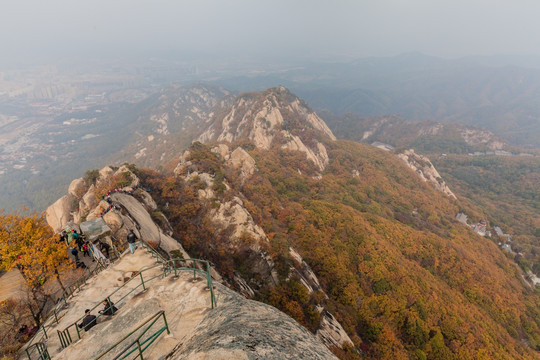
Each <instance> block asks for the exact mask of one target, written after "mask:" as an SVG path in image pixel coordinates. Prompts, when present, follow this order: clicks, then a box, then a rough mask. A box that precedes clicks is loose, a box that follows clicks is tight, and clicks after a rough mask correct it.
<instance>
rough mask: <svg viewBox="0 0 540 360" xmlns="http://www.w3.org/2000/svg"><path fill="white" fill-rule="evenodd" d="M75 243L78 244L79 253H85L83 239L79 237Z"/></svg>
mask: <svg viewBox="0 0 540 360" xmlns="http://www.w3.org/2000/svg"><path fill="white" fill-rule="evenodd" d="M75 243H76V244H77V247H78V248H79V251H81V252H82V251H83V245H84V240H83V239H82V237H80V236H78V237H77V239H75Z"/></svg>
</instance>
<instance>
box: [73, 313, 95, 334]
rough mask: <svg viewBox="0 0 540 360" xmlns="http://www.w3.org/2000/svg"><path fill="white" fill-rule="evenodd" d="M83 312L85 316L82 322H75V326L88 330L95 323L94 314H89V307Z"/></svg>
mask: <svg viewBox="0 0 540 360" xmlns="http://www.w3.org/2000/svg"><path fill="white" fill-rule="evenodd" d="M84 314H85V317H84V318H83V320H82V323H80V324H77V326H78V327H79V328H81V329H84V331H88V330H90V329H91V328H92V327H94V326H95V325H96V316H95V315H92V314H90V309H86V310H84Z"/></svg>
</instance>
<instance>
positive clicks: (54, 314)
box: [26, 263, 104, 360]
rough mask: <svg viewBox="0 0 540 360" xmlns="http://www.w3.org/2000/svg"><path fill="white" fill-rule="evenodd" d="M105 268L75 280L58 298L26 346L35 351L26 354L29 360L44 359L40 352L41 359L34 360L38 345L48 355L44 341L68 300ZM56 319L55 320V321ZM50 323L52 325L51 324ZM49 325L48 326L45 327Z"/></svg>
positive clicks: (98, 267) (88, 272)
mask: <svg viewBox="0 0 540 360" xmlns="http://www.w3.org/2000/svg"><path fill="white" fill-rule="evenodd" d="M103 269H104V267H103V265H102V264H99V263H98V265H97V266H96V267H95V268H94V269H92V270H88V269H87V272H86V273H85V274H83V275H81V276H80V277H79V278H78V279H77V280H75V281H74V282H73V283H72V284H71V285H69V286H68V287H67V288H66V289H65V290H64V291H63V292H62V296H60V298H58V300H57V302H56V304H55V305H54V307H53V308H52V309H51V310H50V311H49V312H48V313H47V315H46V316H45V320H44V321H43V322H42V323H41V325H40V327H39V329H38V331H37V332H36V334H35V335H34V336H33V337H32V339H30V341H29V342H28V343H27V345H26V350H28V349H30V348H32V349H33V350H32V351H31V352H28V351H27V352H26V355H27V356H28V359H29V360H38V359H42V355H41V352H38V354H39V357H37V358H32V356H33V355H35V354H36V350H38V345H37V344H41V345H40V346H42V347H44V349H45V352H46V353H47V355H48V352H47V347H46V345H45V343H44V342H43V339H48V338H49V335H48V334H47V330H48V329H50V328H52V327H53V326H54V323H56V324H58V322H59V320H60V319H61V318H62V315H60V311H61V310H62V308H63V307H64V306H65V305H67V300H68V299H69V298H71V297H72V296H73V294H74V293H75V291H76V290H79V289H80V288H81V286H82V285H84V284H85V283H86V280H88V279H89V278H90V277H92V276H94V275H95V274H97V273H98V272H100V271H101V270H103ZM53 318H54V320H53ZM49 322H50V323H49ZM47 323H49V324H48V325H45V324H47Z"/></svg>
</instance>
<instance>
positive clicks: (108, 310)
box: [99, 300, 118, 315]
mask: <svg viewBox="0 0 540 360" xmlns="http://www.w3.org/2000/svg"><path fill="white" fill-rule="evenodd" d="M101 304H103V306H104V308H103V310H100V311H99V313H100V314H103V315H114V314H115V313H116V312H117V311H118V309H117V308H116V306H114V303H113V302H112V301H107V300H103V301H102V302H101Z"/></svg>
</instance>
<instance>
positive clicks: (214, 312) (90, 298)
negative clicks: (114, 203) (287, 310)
mask: <svg viewBox="0 0 540 360" xmlns="http://www.w3.org/2000/svg"><path fill="white" fill-rule="evenodd" d="M153 265H155V262H154V259H153V258H152V257H151V256H150V254H148V253H146V252H145V251H144V250H143V249H138V250H137V251H136V252H135V254H129V253H127V254H125V255H123V256H122V257H121V258H120V260H119V261H118V262H116V263H114V264H113V265H112V266H110V267H109V268H107V269H106V270H103V271H102V272H101V273H98V274H97V275H96V276H95V277H94V278H91V279H90V280H89V281H88V282H87V284H85V285H83V286H82V287H81V289H80V290H79V292H78V294H77V295H76V296H74V297H72V298H70V299H68V306H65V307H63V308H62V309H61V314H60V316H59V323H58V324H56V323H54V322H52V323H51V324H50V325H51V326H52V327H51V333H53V332H56V330H63V329H65V328H66V327H67V326H69V325H70V324H73V323H74V322H77V321H80V320H79V319H80V317H81V314H83V313H84V309H87V308H88V309H91V308H93V306H94V305H95V304H99V303H100V302H101V301H102V300H103V298H104V297H105V296H107V295H108V294H111V293H113V292H114V291H115V290H117V289H118V286H121V285H123V283H124V279H125V278H130V277H131V276H132V275H133V274H139V273H141V274H142V276H144V278H145V279H146V282H145V290H143V289H142V288H140V290H136V291H135V292H133V293H132V294H128V295H127V296H126V297H124V298H122V299H121V300H120V298H121V295H120V294H116V295H113V296H112V297H111V300H113V301H115V305H116V306H117V308H118V312H117V313H116V314H115V315H114V316H100V317H99V318H98V319H97V325H96V326H94V327H92V328H91V329H90V330H89V331H87V332H81V337H82V338H81V340H78V341H74V342H73V343H72V344H70V345H69V346H68V347H67V348H65V349H62V348H61V346H60V342H59V339H58V337H57V336H51V337H49V339H48V340H47V348H48V351H49V354H50V355H51V357H52V358H54V359H58V360H71V359H82V358H92V359H93V358H97V357H99V355H100V354H102V353H103V352H105V351H107V350H108V349H110V348H111V347H112V346H113V345H114V344H116V343H120V344H121V345H120V346H119V347H117V348H115V349H113V351H112V352H111V353H109V354H108V355H109V357H105V358H113V357H114V356H116V355H118V354H119V353H120V352H121V351H122V350H123V349H124V348H125V347H126V346H128V345H129V344H130V343H131V342H132V341H133V340H134V337H131V338H128V339H126V340H125V341H123V342H122V339H123V338H124V337H125V336H126V335H127V334H128V333H129V332H130V331H133V330H134V329H135V328H136V327H137V326H139V325H140V324H142V323H143V322H144V321H145V320H146V319H149V318H151V317H152V316H153V315H155V314H156V313H157V312H158V311H163V312H164V313H165V316H166V319H167V325H168V332H167V333H163V334H161V335H160V336H157V337H156V339H155V342H153V343H148V345H149V346H148V347H147V348H146V349H145V350H144V358H145V359H171V360H175V359H178V360H180V359H200V360H203V359H213V360H220V359H231V360H232V359H234V360H238V359H265V360H266V359H268V360H273V359H276V360H277V359H279V360H287V359H306V360H312V359H313V360H326V359H328V360H337V358H336V357H335V356H334V355H333V354H332V353H331V352H330V351H329V350H328V349H327V348H326V347H325V346H324V345H323V343H321V342H320V341H319V340H318V339H317V337H316V336H314V335H313V334H311V333H310V332H309V331H307V330H306V329H305V328H303V327H302V326H301V325H299V324H298V323H297V322H295V321H294V320H293V319H291V318H290V317H289V316H287V315H285V314H284V313H282V312H280V311H279V310H277V309H275V308H274V307H272V306H269V305H265V304H262V303H259V302H256V301H252V300H246V299H245V298H244V297H242V296H240V295H238V294H237V293H235V292H233V291H232V290H230V289H228V288H226V287H224V286H222V285H221V284H219V283H216V282H214V283H213V285H214V286H213V291H214V294H215V297H216V298H217V299H218V303H217V306H216V307H215V308H213V309H212V307H211V305H210V292H209V289H208V288H207V286H206V285H207V283H206V281H201V280H202V279H201V278H199V279H198V281H193V275H192V273H191V272H179V273H178V276H174V275H175V274H174V273H170V274H169V275H166V276H159V275H160V274H162V267H161V266H157V267H153V268H152V266H153ZM143 269H147V270H143ZM137 281H138V277H137V279H136V281H135V280H134V281H133V282H132V284H133V283H137ZM127 286H128V287H129V286H130V285H127ZM131 286H134V285H131ZM93 313H94V314H96V315H97V310H95V311H93ZM163 325H164V321H163V319H162V318H158V321H157V322H156V324H155V326H153V327H152V329H151V330H149V331H148V332H147V336H146V337H144V339H146V338H147V337H148V336H151V335H152V334H153V333H154V332H155V331H156V330H157V329H158V327H161V326H163ZM72 336H75V339H74V340H76V339H77V335H76V334H73V335H72ZM136 336H137V335H136Z"/></svg>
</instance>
